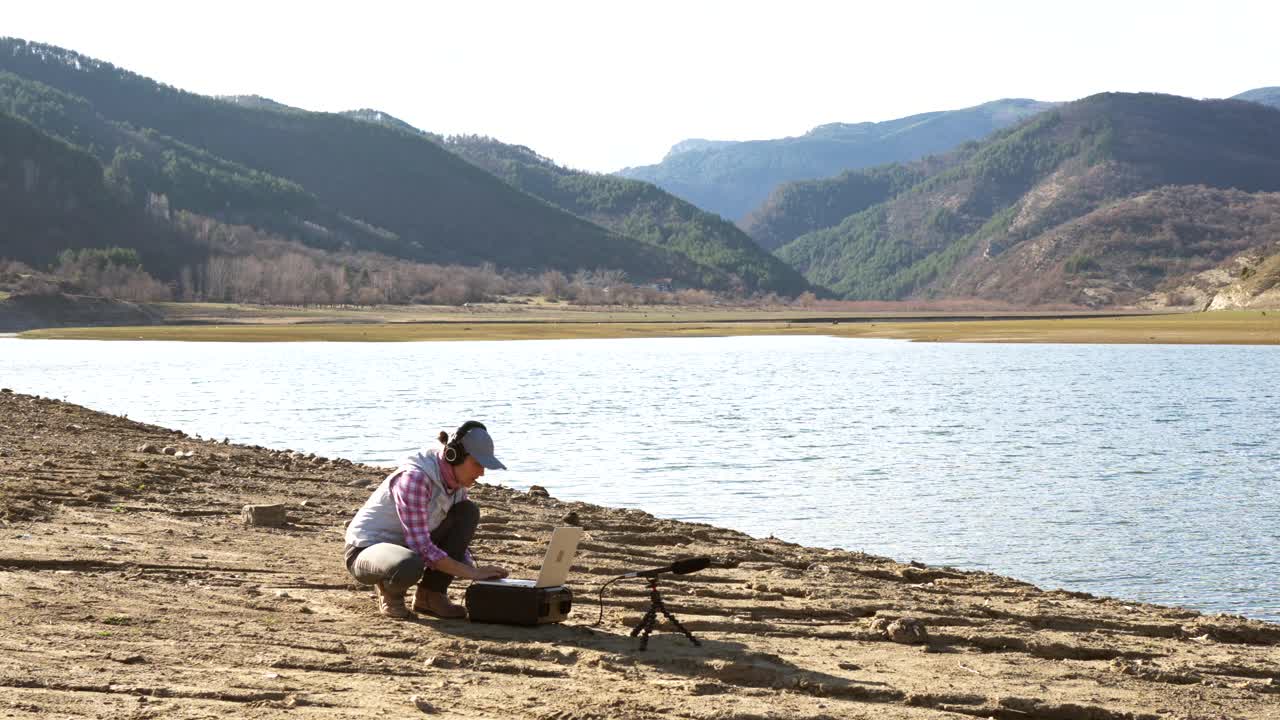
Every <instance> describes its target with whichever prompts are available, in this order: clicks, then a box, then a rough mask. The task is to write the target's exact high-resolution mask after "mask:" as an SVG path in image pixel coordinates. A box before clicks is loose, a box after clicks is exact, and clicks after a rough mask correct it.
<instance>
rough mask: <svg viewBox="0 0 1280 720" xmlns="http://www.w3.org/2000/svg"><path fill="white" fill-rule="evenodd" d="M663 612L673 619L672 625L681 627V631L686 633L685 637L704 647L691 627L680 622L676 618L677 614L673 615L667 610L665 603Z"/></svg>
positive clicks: (669, 618)
mask: <svg viewBox="0 0 1280 720" xmlns="http://www.w3.org/2000/svg"><path fill="white" fill-rule="evenodd" d="M662 614H663V615H666V616H667V619H668V620H670V621H671V624H672V625H675V626H676V627H677V628H679V629H680V632H682V633H684V636H685V637H687V638H689V642H691V643H693V644H694V645H697V646H698V647H702V643H700V642H698V638H696V637H694V636H693V633H691V632H689V628H687V627H685V626H684V625H682V624H680V621H679V620H677V619H676V616H675V615H672V614H671V613H670V612H669V611H668V610H667V608H666V606H665V605H664V606H663V607H662Z"/></svg>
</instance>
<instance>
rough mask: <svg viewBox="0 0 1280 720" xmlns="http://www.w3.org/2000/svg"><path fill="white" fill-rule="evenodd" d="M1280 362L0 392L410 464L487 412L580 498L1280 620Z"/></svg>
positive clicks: (704, 358)
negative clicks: (409, 456) (445, 433)
mask: <svg viewBox="0 0 1280 720" xmlns="http://www.w3.org/2000/svg"><path fill="white" fill-rule="evenodd" d="M1277 377H1280V348H1271V347H1203V346H1105V345H959V344H946V345H940V344H920V343H906V342H899V341H887V340H850V339H837V338H822V337H805V338H801V337H791V338H768V337H751V338H700V339H662V340H555V341H525V342H474V343H404V344H376V345H375V344H301V343H299V344H221V343H219V344H205V343H191V344H184V343H163V342H147V343H141V342H139V343H106V342H88V341H35V340H17V339H0V384H3V385H4V386H6V387H11V388H13V389H14V390H17V391H20V392H28V393H35V394H39V395H46V396H52V397H57V398H63V399H66V400H69V401H72V402H76V403H80V404H83V405H87V406H89V407H91V408H94V409H98V410H104V411H107V412H112V413H117V414H121V413H123V414H127V415H128V416H129V417H130V418H134V419H138V420H145V421H148V422H154V423H158V424H161V425H166V426H170V427H177V428H181V429H183V430H185V431H187V432H188V433H191V434H198V435H202V436H204V437H214V438H219V439H220V438H222V437H229V438H231V439H232V440H233V441H238V442H245V443H250V444H260V445H266V446H270V447H279V448H286V447H287V448H294V449H299V450H303V451H307V452H316V453H319V454H322V455H326V456H342V457H347V458H351V459H353V460H360V461H365V462H378V463H382V462H390V461H393V460H394V459H395V458H396V457H397V456H398V455H400V454H402V453H403V452H404V451H406V450H409V449H411V448H413V447H415V446H419V445H422V444H423V443H426V442H429V441H430V439H431V438H433V437H434V435H435V434H436V433H437V432H439V431H440V430H441V429H452V428H453V427H454V426H456V425H457V424H459V423H460V422H461V421H462V420H465V419H468V418H478V419H481V420H484V421H485V422H486V423H487V424H488V425H489V427H490V429H491V430H492V433H493V435H494V437H495V440H496V442H497V446H498V455H499V457H501V458H502V459H503V460H504V461H505V462H506V463H507V465H508V466H510V467H511V470H510V471H509V472H505V473H491V474H490V475H489V476H488V477H487V478H486V480H488V481H492V482H500V483H502V484H505V485H509V486H513V487H517V488H524V487H528V486H529V485H531V484H539V485H543V486H545V487H547V488H548V489H549V490H550V491H551V493H552V495H554V496H555V497H558V498H560V499H562V500H584V501H588V502H594V503H603V504H607V505H614V506H633V507H640V508H643V509H645V510H648V511H650V512H653V513H654V514H657V515H660V516H664V517H673V518H680V519H684V520H696V521H702V522H708V523H713V524H716V525H722V526H728V527H733V528H737V529H739V530H743V531H745V532H748V533H751V534H753V535H757V536H766V535H776V536H778V537H780V538H784V539H787V540H791V541H794V542H799V543H803V544H807V545H821V546H828V547H843V548H847V549H856V550H862V551H865V552H870V553H874V554H879V555H888V556H892V557H894V558H896V559H900V560H907V559H914V560H920V561H923V562H927V563H930V564H943V565H953V566H957V567H963V568H979V569H985V570H991V571H994V572H999V573H1001V574H1006V575H1012V576H1015V577H1018V578H1021V579H1024V580H1028V581H1031V582H1034V583H1036V584H1038V585H1041V586H1044V587H1066V588H1070V589H1074V590H1084V591H1088V592H1094V593H1100V594H1109V595H1118V596H1121V597H1126V598H1133V599H1140V600H1148V601H1154V602H1161V603H1172V604H1179V605H1187V606H1191V607H1196V608H1200V609H1205V610H1212V611H1224V612H1233V613H1242V614H1245V615H1250V616H1253V617H1259V618H1265V619H1271V620H1280V581H1278V580H1277V577H1278V576H1280V551H1278V550H1277V547H1280V498H1278V497H1277V491H1280V480H1278V479H1277V477H1278V475H1280V441H1278V440H1277V437H1276V434H1277V429H1278V428H1280V390H1277V384H1276V378H1277Z"/></svg>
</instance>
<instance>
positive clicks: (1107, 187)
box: [778, 94, 1280, 305]
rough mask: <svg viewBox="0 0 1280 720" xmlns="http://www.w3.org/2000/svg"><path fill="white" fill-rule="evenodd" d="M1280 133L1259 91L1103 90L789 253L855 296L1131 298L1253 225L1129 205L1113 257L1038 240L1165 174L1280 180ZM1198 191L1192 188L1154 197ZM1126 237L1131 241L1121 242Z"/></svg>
mask: <svg viewBox="0 0 1280 720" xmlns="http://www.w3.org/2000/svg"><path fill="white" fill-rule="evenodd" d="M1277 133H1280V111H1277V110H1274V109H1271V108H1268V107H1265V106H1262V105H1257V104H1252V103H1241V102H1235V101H1196V100H1189V99H1186V98H1180V97H1173V96H1166V95H1152V94H1136V95H1132V94H1103V95H1096V96H1093V97H1090V98H1085V99H1084V100H1080V101H1077V102H1074V103H1070V104H1068V105H1064V106H1062V107H1061V108H1058V109H1056V110H1053V111H1050V112H1047V113H1044V114H1042V115H1040V116H1037V117H1035V118H1032V119H1029V120H1027V121H1024V122H1023V123H1021V124H1019V125H1017V126H1015V127H1013V128H1009V129H1007V130H1005V131H1001V132H999V133H997V134H996V135H995V136H993V137H992V138H990V139H988V140H986V141H984V142H982V143H971V144H968V145H966V146H963V147H962V148H961V149H959V150H957V151H956V152H954V153H952V154H951V155H949V156H947V157H946V158H942V159H936V160H934V161H931V165H932V167H931V168H930V170H931V172H930V173H929V174H928V175H927V177H926V178H925V179H924V180H923V181H921V182H920V183H918V184H916V185H915V186H913V187H912V188H910V189H909V190H907V191H904V192H902V193H900V194H898V195H897V196H896V197H893V198H891V199H889V200H887V201H885V202H882V203H880V204H877V205H874V206H871V207H869V208H867V209H865V210H863V211H861V212H858V213H856V214H854V215H851V216H849V217H847V218H845V219H844V220H842V221H841V222H840V223H839V224H838V225H835V226H833V227H829V228H826V229H822V230H818V231H815V232H810V233H808V234H806V235H803V236H801V237H799V238H797V239H796V240H794V241H792V242H791V243H789V244H788V245H786V246H784V247H783V248H781V249H780V250H779V251H778V255H779V257H781V258H782V259H784V260H787V261H788V262H790V263H791V264H793V265H794V266H795V267H797V268H798V269H800V270H801V271H803V272H805V274H806V277H808V278H809V280H810V281H811V282H814V283H815V284H820V285H823V286H825V287H828V288H830V289H832V290H833V291H835V292H836V293H838V294H839V295H841V296H843V297H846V298H857V299H863V298H879V299H891V298H902V297H908V296H917V297H949V296H953V295H955V294H970V293H972V294H976V295H977V296H978V297H985V298H991V299H1000V300H1013V299H1015V298H1016V300H1017V301H1018V302H1028V303H1031V302H1073V303H1081V304H1088V305H1096V304H1112V303H1128V302H1134V301H1137V300H1138V299H1140V298H1141V297H1143V296H1144V295H1146V294H1147V293H1149V292H1151V291H1153V290H1155V289H1156V287H1157V286H1159V285H1160V284H1161V283H1162V282H1164V281H1165V280H1166V279H1171V278H1170V277H1169V276H1170V274H1178V273H1186V272H1192V271H1196V270H1199V269H1204V268H1206V267H1210V266H1213V265H1216V264H1217V263H1218V262H1220V261H1222V260H1223V259H1225V258H1226V257H1227V256H1228V255H1230V254H1231V253H1233V252H1236V251H1238V250H1239V249H1240V242H1243V240H1241V236H1238V235H1237V234H1236V230H1235V229H1233V230H1231V231H1230V232H1218V233H1216V234H1215V233H1213V232H1208V233H1207V234H1206V233H1203V232H1202V233H1200V234H1197V233H1196V232H1194V231H1192V230H1187V236H1186V238H1194V241H1187V239H1186V238H1184V237H1183V236H1181V235H1179V233H1178V232H1177V231H1170V232H1169V233H1164V234H1161V233H1159V232H1157V231H1159V230H1160V229H1161V228H1164V227H1166V226H1173V225H1175V224H1176V223H1175V220H1174V217H1175V216H1174V215H1171V214H1165V215H1162V214H1160V213H1156V214H1154V215H1150V214H1148V215H1145V216H1143V215H1141V214H1138V215H1131V216H1127V217H1128V220H1130V221H1131V222H1130V224H1129V225H1126V226H1125V227H1124V228H1123V231H1124V232H1122V233H1121V235H1119V236H1117V243H1118V245H1117V246H1115V247H1111V246H1108V247H1110V249H1108V250H1107V251H1106V257H1103V258H1092V257H1091V256H1090V255H1089V254H1088V251H1084V254H1083V255H1077V254H1076V253H1074V252H1070V253H1066V254H1065V255H1064V254H1062V252H1061V251H1055V252H1053V253H1047V254H1037V253H1036V252H1035V251H1033V249H1034V248H1039V249H1040V250H1041V251H1045V249H1046V248H1048V247H1050V246H1052V247H1055V248H1059V249H1060V250H1065V248H1067V247H1070V246H1071V245H1072V243H1063V242H1060V241H1053V240H1052V239H1051V238H1052V237H1058V236H1053V235H1051V233H1053V232H1055V231H1056V229H1058V228H1060V226H1062V231H1063V232H1071V233H1074V232H1076V231H1077V230H1078V229H1079V228H1078V227H1075V226H1072V227H1065V226H1066V224H1067V223H1070V222H1071V221H1074V220H1077V219H1080V218H1084V217H1085V216H1087V215H1089V213H1091V212H1093V211H1095V210H1099V209H1101V208H1104V207H1106V206H1108V205H1110V204H1112V203H1115V202H1116V201H1119V200H1124V199H1127V198H1133V197H1135V196H1137V195H1139V194H1141V193H1145V192H1149V191H1152V190H1154V189H1156V188H1160V187H1162V186H1169V185H1175V186H1177V185H1202V186H1206V187H1208V188H1235V189H1237V190H1240V191H1242V192H1245V193H1253V192H1260V191H1276V190H1280V144H1278V143H1275V142H1274V138H1275V137H1277ZM917 167H922V166H917ZM1187 195H1190V196H1196V194H1195V193H1194V192H1193V191H1187V192H1186V193H1183V194H1181V195H1175V196H1172V197H1173V198H1174V199H1170V198H1166V197H1165V196H1153V197H1158V199H1161V200H1165V199H1169V200H1170V202H1175V200H1176V198H1178V197H1184V196H1187ZM1199 200H1200V201H1203V202H1206V203H1213V202H1229V201H1230V197H1228V196H1206V197H1203V198H1199ZM1124 217H1126V216H1124V215H1118V216H1115V217H1112V216H1108V215H1103V216H1097V217H1095V218H1093V219H1091V220H1090V221H1088V223H1086V225H1089V226H1090V227H1093V224H1094V223H1095V221H1096V222H1098V223H1101V222H1102V221H1103V220H1104V219H1107V218H1110V219H1109V220H1106V221H1107V222H1113V221H1116V222H1118V221H1120V219H1122V218H1124ZM1232 217H1235V216H1232ZM1139 218H1143V219H1142V221H1141V222H1139V220H1138V219H1139ZM1098 227H1101V225H1098ZM1181 229H1184V228H1182V226H1177V230H1181ZM1113 230H1114V228H1113ZM1124 233H1128V238H1129V240H1127V241H1126V240H1125V239H1124V238H1125V235H1124ZM1113 234H1114V233H1113ZM1073 236H1074V235H1073ZM1153 236H1154V237H1159V238H1164V239H1163V240H1159V241H1157V240H1153V239H1151V238H1152V237H1153ZM1125 242H1130V243H1131V244H1132V246H1133V247H1132V248H1130V251H1119V250H1118V249H1117V248H1118V247H1119V245H1123V244H1124V243H1125ZM1085 245H1090V243H1088V242H1086V243H1085ZM1032 257H1034V258H1035V262H1034V263H1032V262H1029V260H1028V259H1029V258H1032ZM1073 258H1074V259H1073ZM1068 276H1069V277H1068ZM1055 278H1057V279H1055ZM1064 278H1065V279H1064ZM1015 286H1016V287H1017V289H1016V290H1015Z"/></svg>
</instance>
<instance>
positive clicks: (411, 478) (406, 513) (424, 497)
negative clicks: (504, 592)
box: [391, 459, 475, 567]
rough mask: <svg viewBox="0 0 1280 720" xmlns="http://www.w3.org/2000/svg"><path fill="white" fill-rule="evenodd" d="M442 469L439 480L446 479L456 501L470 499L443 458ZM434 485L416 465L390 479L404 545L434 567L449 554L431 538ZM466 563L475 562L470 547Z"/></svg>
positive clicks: (450, 492) (471, 563)
mask: <svg viewBox="0 0 1280 720" xmlns="http://www.w3.org/2000/svg"><path fill="white" fill-rule="evenodd" d="M437 463H438V467H439V468H440V479H441V480H443V481H444V485H445V487H446V488H447V489H448V490H449V494H450V495H452V496H453V498H452V500H453V503H451V504H457V503H460V502H462V501H463V500H466V499H467V489H466V488H464V487H462V486H460V485H458V481H457V480H456V479H455V478H454V475H453V467H452V466H451V465H449V463H447V462H444V460H440V459H438V460H437ZM432 492H433V488H432V487H431V483H429V482H427V479H426V476H425V475H424V474H423V473H422V471H421V470H418V469H417V468H407V469H402V470H400V471H399V472H397V473H396V474H395V475H394V476H392V478H391V497H392V499H394V500H395V503H396V513H397V514H398V515H399V516H400V525H401V526H402V527H403V528H404V539H405V544H406V545H408V546H409V549H410V550H413V551H414V552H416V553H418V554H419V555H421V556H422V559H423V560H425V561H426V563H427V566H428V567H435V564H436V563H437V562H439V561H440V560H441V559H443V558H446V557H448V556H449V555H448V553H446V552H445V551H444V550H441V549H440V548H439V547H437V546H436V544H435V543H434V542H432V541H431V531H432V530H434V529H435V528H433V527H431V500H432V497H431V494H432ZM463 562H465V563H466V564H467V565H474V564H475V563H474V561H473V560H472V558H471V551H470V550H468V551H467V553H466V555H465V556H464V559H463Z"/></svg>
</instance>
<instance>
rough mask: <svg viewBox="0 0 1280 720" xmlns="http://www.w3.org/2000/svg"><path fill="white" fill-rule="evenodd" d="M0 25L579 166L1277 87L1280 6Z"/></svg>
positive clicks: (3, 30)
mask: <svg viewBox="0 0 1280 720" xmlns="http://www.w3.org/2000/svg"><path fill="white" fill-rule="evenodd" d="M2 1H3V5H4V10H3V14H2V15H0V35H7V36H12V37H19V38H23V39H26V40H32V41H37V42H44V43H49V44H52V45H58V46H61V47H65V48H69V49H72V50H75V51H77V52H80V53H82V54H84V55H88V56H91V57H95V58H98V59H101V60H106V61H108V62H110V63H112V64H115V65H117V66H120V67H123V68H127V69H129V70H132V71H134V72H137V73H140V74H142V75H146V76H148V77H151V78H154V79H156V80H159V81H161V82H164V83H168V84H170V85H174V86H177V87H180V88H183V89H185V90H190V91H192V92H198V93H202V94H207V95H231V94H245V95H262V96H265V97H269V98H271V99H273V100H276V101H278V102H282V103H285V104H288V105H293V106H297V107H302V108H306V109H309V110H318V111H331V112H336V111H341V110H349V109H355V108H362V107H371V108H376V109H378V110H382V111H384V112H387V113H390V114H391V115H394V116H396V117H398V118H400V119H402V120H404V121H406V122H408V123H410V124H412V125H414V126H416V127H419V128H422V129H424V130H429V131H431V132H436V133H441V134H445V135H451V134H462V133H466V134H480V135H489V136H492V137H495V138H497V139H499V140H501V141H503V142H508V143H517V144H521V145H527V146H529V147H530V148H532V149H534V150H535V151H537V152H539V153H541V154H542V155H545V156H547V157H550V158H552V159H553V160H555V161H556V162H558V163H560V164H562V165H566V166H569V167H573V168H578V169H583V170H592V171H597V172H612V171H614V170H618V169H620V168H622V167H626V166H633V165H647V164H652V163H656V162H658V161H660V160H661V159H662V157H663V155H665V154H666V152H667V150H668V149H669V148H670V147H671V145H673V144H675V143H676V142H679V141H680V140H683V139H686V138H709V139H718V140H753V139H766V138H778V137H787V136H793V135H800V134H803V133H804V132H806V131H807V130H809V129H810V128H812V127H814V126H817V125H821V124H824V123H830V122H863V121H880V120H889V119H892V118H897V117H902V116H905V115H911V114H915V113H920V112H929V111H933V110H947V109H955V108H962V107H969V106H972V105H976V104H979V103H982V102H986V101H989V100H995V99H999V98H1006V97H1027V98H1035V99H1037V100H1074V99H1077V98H1081V97H1085V96H1087V95H1092V94H1094V93H1097V92H1103V91H1152V92H1164V93H1173V94H1177V95H1185V96H1189V97H1198V98H1199V97H1229V96H1231V95H1235V94H1237V93H1240V92H1243V91H1245V90H1249V89H1252V88H1256V87H1264V86H1274V85H1280V63H1277V62H1276V61H1275V58H1276V57H1277V56H1276V52H1275V28H1276V27H1280V3H1278V2H1275V1H1274V0H1267V1H1255V0H1218V1H1217V2H1209V1H1207V0H1203V1H1201V2H1183V1H1182V0H1157V1H1148V0H1134V1H1132V2H1130V1H1128V0H1109V1H1107V2H1097V1H1095V0H1077V1H1076V2H1073V3H1061V2H1055V3H1049V2H1036V1H1034V0H1019V1H1017V2H1006V1H1004V0H991V1H989V2H983V1H978V0H974V1H972V2H955V1H952V2H943V1H939V2H934V1H932V0H917V1H916V2H899V3H893V2H885V1H884V0H879V1H878V2H874V3H862V2H809V1H807V0H777V1H775V2H769V3H765V2H755V1H754V0H736V1H733V2H722V1H720V0H683V1H682V2H667V1H666V0H645V1H644V2H616V1H611V0H591V1H581V2H580V1H578V0H572V1H568V0H566V1H563V2H561V1H559V0H537V1H530V0H524V1H523V2H487V1H485V0H471V1H470V2H449V3H440V2H431V1H429V0H421V1H419V2H380V1H379V0H363V1H362V2H354V1H353V0H348V1H347V2H341V3H339V2H329V1H328V0H311V1H309V2H296V1H294V0H256V1H255V2H244V1H243V0H222V1H221V2H218V3H186V2H174V1H173V0H164V1H162V2H161V1H152V0H136V1H130V0H119V1H117V2H110V3H107V2H101V0H95V1H93V2H83V1H75V2H71V1H65V2H64V1H59V0H41V2H18V1H17V0H2Z"/></svg>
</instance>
